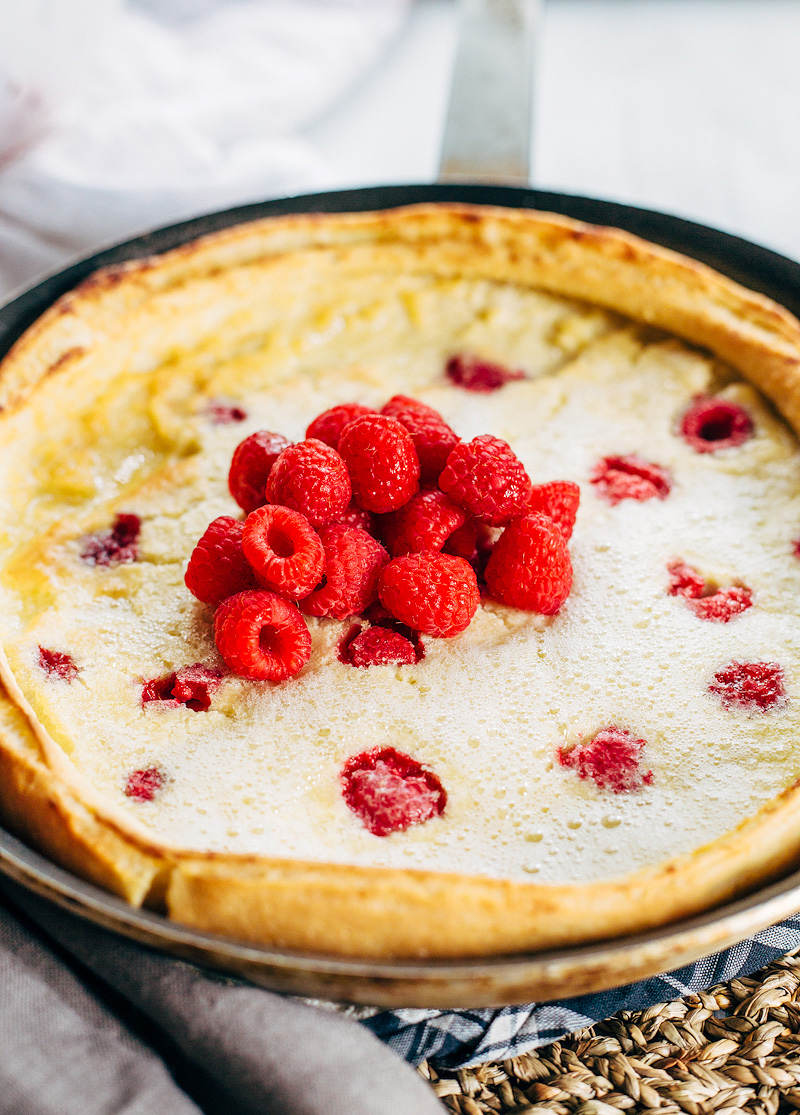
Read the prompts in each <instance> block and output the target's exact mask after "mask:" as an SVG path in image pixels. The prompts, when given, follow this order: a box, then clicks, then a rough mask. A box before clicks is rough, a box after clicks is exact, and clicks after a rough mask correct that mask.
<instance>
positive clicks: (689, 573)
mask: <svg viewBox="0 0 800 1115" xmlns="http://www.w3.org/2000/svg"><path fill="white" fill-rule="evenodd" d="M667 572H668V573H669V589H668V590H667V591H668V593H669V595H670V596H685V597H687V599H690V600H696V599H697V598H698V597H700V596H702V595H703V592H704V590H705V587H706V582H705V580H704V579H703V577H702V576H701V574H700V573H698V572H697V570H696V569H693V568H692V566H691V565H687V564H686V562H685V561H673V562H671V563H670V564H669V565H668V566H667Z"/></svg>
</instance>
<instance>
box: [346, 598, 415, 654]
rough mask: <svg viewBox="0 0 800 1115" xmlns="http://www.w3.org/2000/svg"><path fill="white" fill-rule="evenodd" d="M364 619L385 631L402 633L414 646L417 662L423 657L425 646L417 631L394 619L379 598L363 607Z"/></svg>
mask: <svg viewBox="0 0 800 1115" xmlns="http://www.w3.org/2000/svg"><path fill="white" fill-rule="evenodd" d="M364 619H365V620H367V621H368V622H369V623H370V624H371V625H372V626H373V627H385V628H386V630H387V631H395V632H396V633H397V634H398V635H402V636H403V638H404V639H407V640H408V642H409V643H411V645H412V647H413V648H414V654H415V656H416V660H417V662H421V661H422V659H423V658H424V657H425V647H424V646H423V644H422V639H420V637H419V635H418V633H417V632H416V631H414V629H413V628H411V627H409V626H408V624H407V623H401V622H400V620H399V619H395V617H394V616H393V615H392V613H391V612H389V611H387V610H386V608H384V606H383V604H381V602H380V600H376V601H375V603H374V604H370V606H369V607H368V608H365V609H364ZM357 634H358V632H357V631H356V632H355V633H354V636H353V637H355V635H357Z"/></svg>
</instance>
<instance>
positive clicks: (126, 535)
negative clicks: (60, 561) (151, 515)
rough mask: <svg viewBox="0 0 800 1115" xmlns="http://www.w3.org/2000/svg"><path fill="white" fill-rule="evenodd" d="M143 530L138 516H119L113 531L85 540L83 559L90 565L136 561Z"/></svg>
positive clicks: (91, 535) (122, 563)
mask: <svg viewBox="0 0 800 1115" xmlns="http://www.w3.org/2000/svg"><path fill="white" fill-rule="evenodd" d="M141 529H142V521H141V519H140V518H139V516H138V515H125V514H123V515H117V517H116V518H115V519H114V524H113V526H112V527H111V530H107V531H103V532H102V533H101V534H89V535H87V536H86V538H84V540H83V543H84V544H83V549H82V550H81V557H82V558H83V560H84V561H87V562H88V563H89V564H90V565H126V564H128V563H130V562H132V561H136V560H137V559H138V557H139V547H138V545H137V542H138V541H139V532H140V530H141Z"/></svg>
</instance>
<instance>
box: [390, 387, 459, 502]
mask: <svg viewBox="0 0 800 1115" xmlns="http://www.w3.org/2000/svg"><path fill="white" fill-rule="evenodd" d="M381 414H386V415H388V416H389V417H390V418H395V419H396V420H397V421H398V422H399V423H400V425H401V426H405V428H406V429H407V430H408V432H409V433H410V434H411V440H412V441H413V442H414V448H415V449H416V451H417V456H418V457H419V468H420V476H421V479H422V481H423V482H424V483H429V484H435V483H436V481H437V480H438V479H439V474H440V473H441V471H442V469H443V468H444V466H445V465H446V464H447V458H448V457H449V455H450V451H451V450H452V449H453V448H454V447H455V446H456V445H458V442H459V437H458V434H456V433H454V431H453V430H451V429H450V427H449V426H448V425H447V423H446V422H445V420H444V418H442V416H441V414H439V412H438V410H434V409H433V407H429V406H426V405H425V403H420V402H418V401H417V400H416V399H410V398H409V397H408V396H407V395H395V396H394V397H393V398H391V399H390V400H389V402H388V403H387V404H386V406H385V407H383V409H382V410H381Z"/></svg>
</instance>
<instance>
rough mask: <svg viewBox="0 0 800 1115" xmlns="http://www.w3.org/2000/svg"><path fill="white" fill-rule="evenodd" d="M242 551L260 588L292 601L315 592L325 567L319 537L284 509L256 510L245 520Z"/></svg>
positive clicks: (305, 521)
mask: <svg viewBox="0 0 800 1115" xmlns="http://www.w3.org/2000/svg"><path fill="white" fill-rule="evenodd" d="M242 549H243V550H244V556H245V557H246V558H247V560H248V562H249V563H250V565H251V567H252V568H253V570H254V572H255V574H256V577H257V578H258V580H259V582H260V584H261V585H263V587H264V588H268V589H271V590H272V591H273V592H279V593H282V594H283V595H284V596H290V597H291V598H292V599H293V600H298V599H300V597H303V596H308V594H309V593H310V592H311V591H312V590H313V589H314V588H316V586H317V585H318V584H319V582H320V579H321V577H322V573H323V570H324V567H325V554H324V551H323V549H322V543H321V542H320V539H319V535H318V534H317V532H316V531H315V530H314V528H313V527H312V526H311V524H310V523H309V521H308V519H306V517H305V516H304V515H301V514H300V512H299V511H290V510H289V508H288V507H281V506H280V505H279V504H270V505H268V506H267V507H257V508H256V510H255V511H251V512H250V514H249V515H248V516H247V518H246V519H245V523H244V531H243V533H242Z"/></svg>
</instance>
